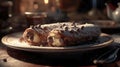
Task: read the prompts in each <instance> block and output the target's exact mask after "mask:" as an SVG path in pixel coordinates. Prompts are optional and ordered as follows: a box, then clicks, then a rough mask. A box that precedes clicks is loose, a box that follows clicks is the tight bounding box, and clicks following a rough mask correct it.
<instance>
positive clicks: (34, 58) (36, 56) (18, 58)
mask: <svg viewBox="0 0 120 67" xmlns="http://www.w3.org/2000/svg"><path fill="white" fill-rule="evenodd" d="M110 49H111V47H110ZM101 50H103V49H101ZM104 51H106V50H105V49H104V50H103V51H102V52H104ZM107 51H108V50H107ZM95 52H96V50H95ZM102 52H101V51H99V52H98V53H96V54H93V55H92V54H91V52H87V53H84V55H82V57H86V58H78V57H80V56H81V54H80V53H73V54H69V53H68V54H65V53H64V54H65V55H62V54H61V53H57V55H56V54H55V55H54V54H53V55H49V53H48V54H46V53H35V52H26V51H22V50H16V49H12V48H8V47H6V46H4V45H3V44H2V43H0V67H53V66H54V67H56V66H57V67H61V66H63V65H64V66H66V65H70V66H71V65H74V67H75V66H84V65H88V64H90V66H91V65H92V66H91V67H96V65H94V64H92V63H91V62H92V61H93V59H95V58H97V57H98V55H100V54H99V53H102ZM79 54H80V55H79ZM90 54H91V55H90ZM118 54H119V53H118ZM59 55H60V56H62V57H60V56H59ZM70 55H71V56H70ZM74 55H77V56H74ZM88 55H89V56H88ZM54 56H57V57H54ZM63 56H64V57H63ZM68 56H70V57H68ZM119 56H120V55H119ZM84 60H87V61H88V62H87V63H84V62H86V61H84ZM113 63H117V64H118V65H120V61H119V57H118V58H117V60H116V61H115V62H113ZM110 64H111V63H110Z"/></svg>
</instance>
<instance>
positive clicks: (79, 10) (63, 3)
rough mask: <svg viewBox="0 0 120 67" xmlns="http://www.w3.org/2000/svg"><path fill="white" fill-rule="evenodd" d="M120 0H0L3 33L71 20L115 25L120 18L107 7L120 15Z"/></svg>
mask: <svg viewBox="0 0 120 67" xmlns="http://www.w3.org/2000/svg"><path fill="white" fill-rule="evenodd" d="M106 3H107V5H105V4H106ZM118 3H119V0H0V32H1V34H6V33H10V32H18V31H23V30H24V29H26V28H27V27H29V26H30V25H36V24H45V23H56V22H68V21H74V22H80V23H86V22H87V23H89V22H91V23H96V22H97V24H99V25H101V26H102V27H104V28H113V26H115V24H118V23H119V20H116V18H115V19H114V18H111V17H109V16H111V15H110V14H108V13H109V12H110V11H109V12H108V10H107V6H109V7H110V9H111V10H112V11H117V15H119V12H120V11H119V5H118ZM113 16H114V15H113ZM115 16H116V15H115ZM116 17H117V16H116ZM117 19H119V16H118V17H117ZM107 26H110V27H107ZM116 27H117V28H118V27H119V26H116ZM116 27H115V28H116Z"/></svg>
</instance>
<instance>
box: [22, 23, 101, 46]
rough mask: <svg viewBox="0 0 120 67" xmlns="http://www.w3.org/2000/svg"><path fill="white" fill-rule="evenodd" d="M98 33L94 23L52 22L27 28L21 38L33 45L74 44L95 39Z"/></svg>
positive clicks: (98, 29)
mask: <svg viewBox="0 0 120 67" xmlns="http://www.w3.org/2000/svg"><path fill="white" fill-rule="evenodd" d="M100 33H101V30H100V28H99V27H98V26H96V25H94V24H79V23H71V22H66V23H53V24H44V25H35V26H31V27H30V28H27V29H26V30H25V31H24V33H23V36H22V38H21V40H22V41H25V42H26V43H28V44H30V45H34V46H52V47H64V46H76V45H78V44H79V45H80V44H81V43H84V42H88V41H93V40H95V39H97V38H98V37H99V35H100Z"/></svg>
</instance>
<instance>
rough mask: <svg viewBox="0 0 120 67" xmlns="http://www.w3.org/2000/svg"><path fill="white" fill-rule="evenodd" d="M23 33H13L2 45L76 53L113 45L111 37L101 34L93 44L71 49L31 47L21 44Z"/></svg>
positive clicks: (32, 50) (20, 48)
mask: <svg viewBox="0 0 120 67" xmlns="http://www.w3.org/2000/svg"><path fill="white" fill-rule="evenodd" d="M22 34H23V32H17V33H12V34H8V35H6V36H4V37H3V38H2V43H3V44H4V45H6V46H8V47H10V48H14V49H18V50H24V51H30V52H74V51H86V50H93V49H98V48H103V47H106V46H109V45H111V44H112V42H113V39H112V37H111V36H110V35H108V34H104V33H101V35H100V37H99V38H98V39H97V40H96V41H94V42H91V43H89V42H88V43H85V44H80V45H78V46H69V47H42V46H30V45H28V44H27V43H25V42H20V40H19V39H20V37H21V36H22Z"/></svg>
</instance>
